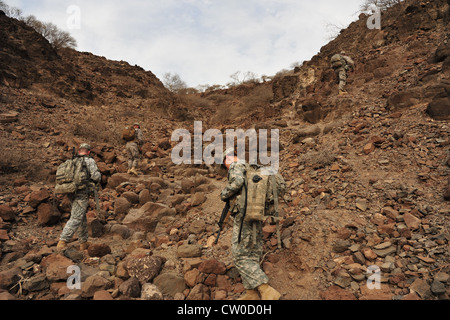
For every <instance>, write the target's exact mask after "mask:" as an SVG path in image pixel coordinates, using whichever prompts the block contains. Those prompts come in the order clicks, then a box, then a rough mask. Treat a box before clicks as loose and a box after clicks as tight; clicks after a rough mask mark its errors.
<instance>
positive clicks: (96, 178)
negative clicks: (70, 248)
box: [57, 143, 101, 250]
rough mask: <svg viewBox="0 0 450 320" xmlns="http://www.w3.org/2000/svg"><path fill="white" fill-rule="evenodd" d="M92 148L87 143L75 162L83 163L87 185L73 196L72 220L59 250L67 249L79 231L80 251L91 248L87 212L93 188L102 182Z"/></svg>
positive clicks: (82, 146) (65, 231)
mask: <svg viewBox="0 0 450 320" xmlns="http://www.w3.org/2000/svg"><path fill="white" fill-rule="evenodd" d="M90 153H91V147H90V146H89V145H88V144H87V143H83V144H81V146H80V149H79V150H78V154H77V157H76V159H75V161H83V164H82V165H81V166H80V167H81V170H85V171H86V172H85V173H86V179H87V181H86V184H85V185H83V186H81V187H80V188H79V189H78V190H77V191H76V192H75V194H74V195H73V201H72V211H71V213H70V219H69V221H67V223H66V225H65V227H64V229H63V231H62V233H61V236H60V241H59V242H58V245H57V249H59V250H63V249H65V248H67V243H68V242H70V240H71V239H72V236H73V235H74V234H75V232H77V231H78V241H79V243H80V249H81V250H86V249H87V248H88V247H89V243H88V242H87V241H88V237H89V234H88V229H87V219H86V212H87V209H88V206H89V196H90V195H91V192H92V188H95V184H97V183H99V182H100V179H101V173H100V171H99V170H98V167H97V164H96V163H95V160H94V159H93V158H92V157H90Z"/></svg>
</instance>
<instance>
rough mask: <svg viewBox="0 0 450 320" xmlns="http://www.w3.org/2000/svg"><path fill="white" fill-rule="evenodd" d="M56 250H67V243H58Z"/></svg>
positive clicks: (61, 241)
mask: <svg viewBox="0 0 450 320" xmlns="http://www.w3.org/2000/svg"><path fill="white" fill-rule="evenodd" d="M56 249H57V250H64V249H67V242H65V241H63V240H60V241H59V242H58V244H57V245H56Z"/></svg>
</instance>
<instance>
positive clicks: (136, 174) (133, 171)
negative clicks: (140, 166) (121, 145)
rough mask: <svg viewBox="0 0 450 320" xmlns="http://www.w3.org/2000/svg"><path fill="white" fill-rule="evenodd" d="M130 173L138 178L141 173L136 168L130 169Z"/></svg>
mask: <svg viewBox="0 0 450 320" xmlns="http://www.w3.org/2000/svg"><path fill="white" fill-rule="evenodd" d="M130 173H131V174H134V175H135V176H138V175H139V173H138V172H137V170H136V167H133V168H131V169H130Z"/></svg>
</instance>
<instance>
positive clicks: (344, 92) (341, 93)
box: [339, 90, 348, 96]
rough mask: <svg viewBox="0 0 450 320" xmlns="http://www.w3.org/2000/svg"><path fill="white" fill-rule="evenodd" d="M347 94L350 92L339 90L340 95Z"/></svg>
mask: <svg viewBox="0 0 450 320" xmlns="http://www.w3.org/2000/svg"><path fill="white" fill-rule="evenodd" d="M346 94H348V92H347V91H345V90H339V95H340V96H343V95H346Z"/></svg>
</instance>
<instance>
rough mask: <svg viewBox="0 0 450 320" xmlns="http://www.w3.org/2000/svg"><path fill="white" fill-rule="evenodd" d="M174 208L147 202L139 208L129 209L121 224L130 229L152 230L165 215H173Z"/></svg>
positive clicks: (174, 213)
mask: <svg viewBox="0 0 450 320" xmlns="http://www.w3.org/2000/svg"><path fill="white" fill-rule="evenodd" d="M175 215H176V210H175V209H173V208H169V207H168V206H166V205H164V204H161V203H153V202H147V203H146V204H144V205H143V206H142V207H141V208H139V209H131V210H130V212H129V213H128V214H127V216H126V217H125V218H124V219H123V221H122V224H124V225H125V226H128V227H129V228H131V229H136V230H140V231H144V232H154V231H155V228H156V225H157V224H158V221H160V220H161V218H162V217H165V216H175Z"/></svg>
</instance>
